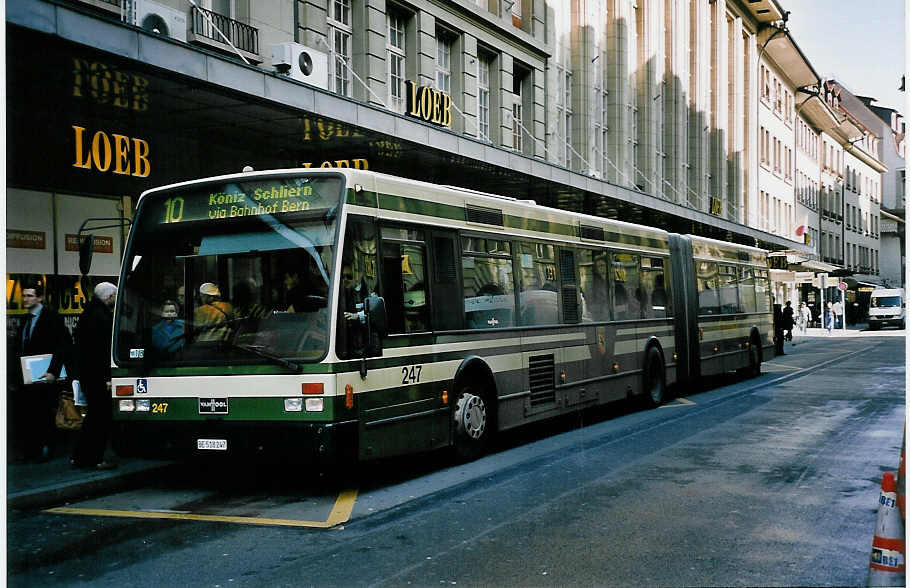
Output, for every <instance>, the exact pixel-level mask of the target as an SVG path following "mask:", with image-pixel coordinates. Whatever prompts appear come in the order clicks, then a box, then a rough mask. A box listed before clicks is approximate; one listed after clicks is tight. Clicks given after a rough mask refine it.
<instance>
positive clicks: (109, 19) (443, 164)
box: [6, 0, 881, 320]
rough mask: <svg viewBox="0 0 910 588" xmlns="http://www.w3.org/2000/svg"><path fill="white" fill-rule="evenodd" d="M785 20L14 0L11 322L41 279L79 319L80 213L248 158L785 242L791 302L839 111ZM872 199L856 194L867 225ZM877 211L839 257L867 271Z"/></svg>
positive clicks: (761, 5) (546, 5)
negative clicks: (371, 173)
mask: <svg viewBox="0 0 910 588" xmlns="http://www.w3.org/2000/svg"><path fill="white" fill-rule="evenodd" d="M786 17H787V13H786V12H785V11H784V10H783V9H782V7H781V6H780V5H779V4H778V2H777V1H776V0H757V1H754V0H749V1H743V0H728V1H726V2H715V1H713V0H646V1H641V0H639V1H637V2H636V1H633V0H567V1H565V2H563V1H554V0H446V1H438V0H400V1H398V0H257V1H255V2H254V1H252V0H202V1H200V2H196V3H195V4H190V3H187V2H185V0H155V1H153V0H129V1H127V2H121V1H120V0H69V1H65V0H53V1H42V0H10V1H9V2H7V4H6V18H7V25H8V26H7V31H8V33H7V40H8V42H7V47H8V50H7V100H8V117H9V120H8V122H9V138H8V146H9V149H8V153H7V163H8V183H9V185H8V186H7V214H8V231H7V262H8V263H7V272H8V275H7V280H8V287H7V292H8V297H7V308H8V310H9V315H10V316H11V317H12V318H13V319H14V320H15V319H16V317H17V316H18V313H20V312H21V306H20V305H19V301H18V298H17V296H18V294H17V293H18V291H19V290H18V289H19V288H21V284H22V282H23V281H24V280H26V279H33V278H34V277H36V276H37V277H42V279H44V280H45V281H46V282H47V284H48V287H49V293H50V294H51V297H52V299H53V300H52V303H54V304H55V305H57V306H59V307H60V308H61V309H62V310H63V311H64V312H71V313H72V314H73V315H74V316H75V315H78V313H79V311H80V309H81V304H82V303H83V302H84V296H83V293H82V292H81V290H80V284H79V280H78V274H79V271H78V268H77V267H76V259H77V249H78V242H79V241H78V239H79V237H78V232H79V226H80V225H81V224H82V222H83V221H84V220H85V219H86V218H88V217H102V218H124V219H129V218H130V216H131V214H132V211H133V209H134V207H135V203H136V199H137V197H138V195H139V194H140V193H141V192H142V191H143V190H144V189H147V188H150V187H153V186H157V185H162V184H167V183H171V182H176V181H181V180H187V179H191V178H195V177H201V176H207V175H217V174H223V173H231V172H236V171H240V170H241V169H242V168H243V167H244V166H247V165H249V166H252V167H253V168H255V169H268V168H283V167H359V168H365V169H371V170H376V171H381V172H386V173H391V174H395V175H399V176H405V177H411V178H414V179H419V180H425V181H431V182H437V183H443V184H457V185H461V186H464V187H467V188H471V189H476V190H482V191H487V192H493V193H498V194H503V195H507V196H515V197H519V198H532V199H534V200H536V201H537V202H539V203H542V204H547V205H551V206H557V207H560V208H564V209H571V210H576V211H580V212H586V213H590V214H596V215H601V216H607V217H611V218H619V219H621V220H626V221H630V222H639V223H644V224H651V225H658V226H661V227H664V228H667V229H669V230H672V231H678V232H685V233H696V234H702V235H705V236H709V237H713V238H718V239H725V240H730V241H736V242H741V243H745V244H749V245H757V246H759V247H764V248H767V249H770V250H775V251H782V252H786V253H787V255H786V256H787V259H786V261H787V263H786V264H785V266H784V268H783V269H782V270H781V272H782V273H781V275H780V284H782V285H783V286H782V290H781V295H782V296H784V297H794V296H795V294H794V292H796V288H795V284H796V282H795V278H794V275H795V272H796V270H799V269H807V268H808V269H809V271H813V270H817V269H819V268H821V269H826V268H827V267H828V266H825V265H822V266H819V265H816V266H814V267H810V266H806V265H804V264H805V263H810V264H811V262H812V261H813V260H815V261H816V262H817V260H816V257H824V256H825V255H824V254H823V253H822V250H821V244H823V243H825V242H826V241H825V239H826V236H827V235H828V234H833V233H836V228H834V226H833V225H825V218H826V217H825V213H824V212H819V213H818V215H819V216H818V219H819V220H818V222H815V219H814V218H813V219H809V217H810V216H812V215H811V213H812V211H813V208H812V207H813V202H814V201H813V200H812V197H811V194H812V189H811V187H814V186H818V188H817V192H816V193H817V194H818V195H819V198H818V202H817V203H815V204H814V206H815V207H816V208H815V210H818V211H824V210H826V209H825V207H824V202H825V199H824V197H822V196H821V194H822V193H825V189H824V188H823V186H825V185H826V181H827V182H828V183H830V184H831V185H832V186H833V187H832V188H831V189H832V190H836V189H837V187H836V186H835V184H836V179H837V176H836V175H832V176H831V177H830V178H826V177H825V176H824V174H823V173H822V171H823V170H824V169H825V168H824V166H823V164H822V161H823V157H822V154H821V153H819V151H820V143H821V142H823V140H824V137H825V133H826V132H835V131H833V130H832V129H837V128H840V127H841V126H843V124H844V122H843V121H844V120H845V119H846V118H847V117H846V115H845V114H844V113H843V112H840V111H838V110H837V109H835V108H833V107H832V106H831V105H830V104H828V102H826V100H825V97H824V92H823V91H822V90H821V89H822V87H823V83H822V80H821V79H820V78H819V76H818V75H817V74H816V73H815V71H814V70H813V69H812V67H811V65H810V64H809V63H808V61H807V60H806V59H805V57H804V56H803V55H802V53H801V52H800V51H799V48H798V46H796V44H795V42H794V41H793V39H792V37H791V36H790V34H789V32H788V31H787V30H786ZM37 48H40V50H41V54H42V55H43V57H42V60H43V64H42V65H43V66H42V67H41V68H35V67H33V63H34V60H33V59H31V58H30V56H31V55H33V54H34V52H35V51H36V49H37ZM801 121H802V123H805V125H806V126H807V127H808V128H809V131H808V132H807V133H806V134H805V136H803V137H802V143H800V141H801V139H800V132H801V129H802V127H801V126H800V125H801ZM835 134H836V133H835ZM848 134H849V133H848ZM765 135H767V138H766V139H764V138H763V137H764V136H765ZM854 138H855V137H852V136H850V137H849V138H847V139H843V138H838V141H837V142H838V144H840V145H844V144H845V142H849V141H851V140H853V139H854ZM812 141H815V142H816V148H814V149H813V148H812V147H811V146H810V144H811V142H812ZM800 144H801V145H802V147H798V145H800ZM799 149H802V155H800V154H799V153H800V152H799V151H798V150H799ZM856 149H862V148H861V147H854V148H853V150H854V151H855V150H856ZM870 149H872V150H873V151H874V149H875V146H874V145H872V146H870ZM862 153H863V154H864V155H863V154H861V155H852V156H851V157H854V159H855V161H854V160H853V159H851V162H853V166H854V167H855V169H857V170H859V169H862V171H861V172H859V173H862V174H863V178H864V180H869V181H873V180H874V177H873V176H874V175H875V173H876V172H875V170H876V169H877V168H876V166H875V165H873V164H870V163H869V161H868V160H869V159H870V158H871V159H874V158H875V154H874V153H873V152H865V151H863V152H862ZM844 157H845V158H846V155H844ZM813 158H814V159H813ZM813 162H818V165H819V166H820V167H819V168H818V169H817V170H816V168H815V167H813V166H814V165H815V163H813ZM863 166H865V167H863ZM798 172H801V173H802V174H803V176H805V178H804V179H803V176H800V173H798ZM879 173H880V172H879ZM878 186H879V188H880V186H881V183H880V181H879V183H878ZM803 187H806V190H807V191H806V193H805V194H803V192H801V189H802V188H803ZM873 192H874V189H873V188H872V187H869V188H868V196H867V195H866V192H863V195H864V200H862V201H860V200H859V192H857V200H856V204H855V205H854V204H851V205H852V206H855V207H856V208H857V209H858V210H860V211H861V213H862V214H865V215H867V216H866V217H864V218H867V219H868V218H875V217H876V216H877V214H878V213H877V203H874V202H873V200H872V194H873ZM851 194H852V192H851ZM851 197H852V196H851ZM876 198H877V197H876ZM851 203H852V201H851ZM851 226H852V225H851ZM869 226H870V228H872V229H875V230H874V231H873V232H872V233H870V234H865V233H864V234H863V235H862V239H861V238H860V234H859V233H855V234H854V235H852V236H851V238H852V241H851V243H850V244H851V246H852V245H854V244H855V245H856V246H857V247H858V253H857V255H860V253H859V251H864V252H865V251H868V257H856V258H853V257H851V258H850V260H851V262H852V261H854V260H865V261H864V263H858V262H857V263H856V264H852V263H851V264H850V267H853V266H854V265H855V266H856V267H857V268H867V269H869V270H870V275H874V272H872V271H871V270H873V269H874V268H876V267H878V266H877V265H876V263H877V254H876V255H873V253H872V252H873V251H877V247H876V246H875V244H874V243H873V242H872V241H871V240H870V239H872V238H873V237H871V236H870V235H874V234H876V233H877V229H876V225H875V223H874V222H873V223H872V224H871V225H869ZM799 227H804V229H803V231H802V232H800V231H798V229H799ZM812 231H817V233H818V237H819V239H818V240H817V242H816V241H813V240H812V235H813V233H812ZM805 234H809V235H810V237H809V241H808V242H807V241H806V238H805V236H804V235H805ZM96 235H101V236H102V237H104V238H103V239H101V240H100V241H99V243H98V244H96V253H95V258H96V260H97V261H96V264H95V266H94V267H93V273H94V274H96V276H95V277H102V276H103V277H105V278H108V279H114V277H115V276H116V274H117V267H118V262H119V258H120V254H121V253H122V249H123V247H124V231H123V230H121V229H118V228H105V229H100V230H98V231H96ZM842 243H843V244H844V246H846V241H845V240H844V241H842ZM834 246H836V243H835V244H834ZM859 248H862V249H859ZM826 251H827V250H826ZM851 254H852V248H851ZM863 255H866V254H865V253H863ZM791 258H792V259H791ZM832 259H833V258H832ZM838 259H839V257H838ZM790 262H792V263H790ZM819 263H820V262H819ZM800 264H803V265H800ZM790 266H792V267H790Z"/></svg>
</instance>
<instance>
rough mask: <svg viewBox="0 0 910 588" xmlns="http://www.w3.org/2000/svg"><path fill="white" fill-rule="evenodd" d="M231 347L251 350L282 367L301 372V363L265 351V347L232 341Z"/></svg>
mask: <svg viewBox="0 0 910 588" xmlns="http://www.w3.org/2000/svg"><path fill="white" fill-rule="evenodd" d="M231 347H234V348H236V349H242V350H244V351H249V352H250V353H252V354H254V355H258V356H259V357H262V358H264V359H268V360H270V361H271V362H272V363H275V364H277V365H280V366H281V367H285V368H287V369H289V370H292V371H294V372H296V373H298V374H299V373H300V364H299V363H296V362H293V361H290V360H287V359H284V358H283V357H279V356H277V355H274V354H272V353H269V352H268V351H264V350H263V349H261V348H260V347H261V346H253V345H241V344H240V343H235V342H233V341H232V342H231Z"/></svg>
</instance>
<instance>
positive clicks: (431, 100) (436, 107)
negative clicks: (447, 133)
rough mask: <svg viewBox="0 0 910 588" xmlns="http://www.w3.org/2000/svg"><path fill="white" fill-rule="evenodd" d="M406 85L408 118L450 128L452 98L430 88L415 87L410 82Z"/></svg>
mask: <svg viewBox="0 0 910 588" xmlns="http://www.w3.org/2000/svg"><path fill="white" fill-rule="evenodd" d="M405 83H406V84H407V108H406V110H405V112H406V113H407V114H408V116H413V117H415V118H419V119H421V120H425V121H427V122H431V123H434V124H437V125H441V126H444V127H450V126H452V97H451V96H449V95H448V94H446V93H445V92H440V91H439V90H437V89H436V88H433V87H432V86H417V84H415V83H414V82H412V81H411V80H406V81H405Z"/></svg>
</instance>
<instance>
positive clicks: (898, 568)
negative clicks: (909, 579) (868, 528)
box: [868, 472, 904, 586]
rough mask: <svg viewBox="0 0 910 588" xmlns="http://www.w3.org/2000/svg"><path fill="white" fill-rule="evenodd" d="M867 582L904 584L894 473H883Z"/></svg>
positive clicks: (881, 584) (883, 584) (901, 538)
mask: <svg viewBox="0 0 910 588" xmlns="http://www.w3.org/2000/svg"><path fill="white" fill-rule="evenodd" d="M868 585H869V586H904V523H903V521H902V520H901V517H900V514H899V513H898V510H897V482H896V481H895V480H894V473H893V472H885V473H884V474H883V475H882V493H881V495H880V496H879V499H878V518H877V519H876V521H875V538H874V539H873V540H872V557H871V558H870V559H869V584H868Z"/></svg>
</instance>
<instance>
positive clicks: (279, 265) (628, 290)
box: [112, 169, 773, 462]
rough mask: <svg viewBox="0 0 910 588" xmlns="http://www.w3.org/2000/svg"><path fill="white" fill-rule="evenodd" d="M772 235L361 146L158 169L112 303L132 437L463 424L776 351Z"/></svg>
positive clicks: (736, 365)
mask: <svg viewBox="0 0 910 588" xmlns="http://www.w3.org/2000/svg"><path fill="white" fill-rule="evenodd" d="M772 320H773V317H772V312H771V302H770V284H769V275H768V265H767V256H766V252H764V251H762V250H760V249H755V248H750V247H744V246H740V245H735V244H730V243H725V242H720V241H714V240H709V239H704V238H700V237H695V236H689V235H679V234H673V233H668V232H666V231H663V230H660V229H655V228H650V227H645V226H639V225H633V224H629V223H624V222H619V221H615V220H609V219H605V218H600V217H595V216H589V215H583V214H577V213H573V212H567V211H562V210H557V209H553V208H546V207H543V206H539V205H537V204H535V203H534V202H533V201H530V200H528V201H523V200H516V199H513V198H508V197H500V196H495V195H492V194H485V193H480V192H475V191H471V190H465V189H461V188H456V187H451V186H438V185H432V184H428V183H423V182H417V181H413V180H408V179H403V178H398V177H393V176H389V175H383V174H378V173H373V172H368V171H360V170H349V169H340V170H311V169H305V170H304V169H299V170H275V171H263V172H249V173H243V174H237V175H229V176H222V177H215V178H209V179H204V180H199V181H192V182H185V183H180V184H176V185H171V186H166V187H162V188H158V189H154V190H150V191H147V192H145V193H144V194H143V195H142V197H141V198H140V200H139V203H138V207H137V211H136V215H135V219H134V222H133V227H132V229H131V231H130V237H129V241H128V245H127V250H126V253H125V256H124V263H123V270H122V275H121V276H120V293H119V296H118V300H117V306H116V309H115V319H114V333H113V348H112V355H113V357H112V361H113V366H114V378H113V382H112V384H113V385H112V409H113V417H114V428H115V431H114V432H115V447H116V449H117V451H118V452H119V453H121V454H143V455H154V456H161V455H174V454H176V455H184V456H193V455H196V456H198V455H209V456H215V455H233V454H254V455H259V456H261V457H262V458H266V457H271V456H281V458H282V459H288V458H299V459H300V460H304V461H317V462H333V461H336V460H341V459H360V460H368V459H372V458H379V457H387V456H395V455H401V454H406V453H411V452H418V451H427V450H433V449H438V448H443V447H453V448H454V450H455V453H456V455H458V456H460V457H461V458H463V459H470V458H473V457H475V456H477V455H479V454H481V453H482V452H483V451H484V450H485V448H486V447H487V446H488V443H489V441H490V439H491V437H492V436H493V435H495V434H496V433H498V432H500V431H504V430H507V429H511V428H514V427H517V426H519V425H524V424H527V423H531V422H534V421H539V420H543V419H548V418H551V417H554V416H556V415H561V414H565V413H567V412H571V411H578V410H581V409H584V408H586V407H590V406H594V405H602V404H606V403H610V402H613V401H617V400H622V399H627V398H629V399H631V398H633V397H634V398H637V399H640V400H641V401H643V402H644V403H646V404H649V405H651V406H657V405H660V404H661V403H663V402H664V401H665V400H667V399H668V396H667V395H668V392H667V390H668V387H669V386H672V385H677V386H686V385H689V384H693V383H695V382H697V381H698V380H699V379H700V378H702V377H704V376H706V375H710V374H718V373H721V372H727V371H731V370H740V371H741V372H743V373H748V374H752V375H756V374H759V373H760V370H761V363H762V359H763V357H764V354H765V353H772V352H773V351H771V350H772V349H773V328H772Z"/></svg>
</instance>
